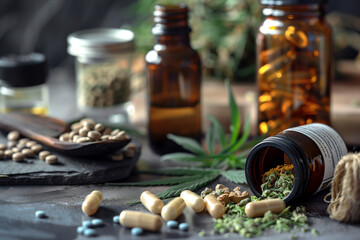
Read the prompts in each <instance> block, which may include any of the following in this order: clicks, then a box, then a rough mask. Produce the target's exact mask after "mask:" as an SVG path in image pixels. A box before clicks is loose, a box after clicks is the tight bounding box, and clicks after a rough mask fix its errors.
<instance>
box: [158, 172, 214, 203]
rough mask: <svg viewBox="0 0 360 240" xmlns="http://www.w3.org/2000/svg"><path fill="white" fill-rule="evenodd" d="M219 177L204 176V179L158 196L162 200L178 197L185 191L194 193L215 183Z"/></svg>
mask: <svg viewBox="0 0 360 240" xmlns="http://www.w3.org/2000/svg"><path fill="white" fill-rule="evenodd" d="M218 176H219V173H212V174H208V175H205V176H204V175H203V176H202V178H199V179H197V180H194V181H191V182H186V183H183V184H179V185H176V186H173V187H170V188H168V189H167V190H165V191H162V192H160V193H159V194H157V195H158V197H159V198H161V199H166V198H172V197H177V196H179V195H180V193H181V192H182V191H184V190H190V191H193V192H194V191H196V190H198V189H199V188H202V187H205V186H207V185H208V184H209V183H211V182H212V181H214V180H215V179H216V178H217V177H218Z"/></svg>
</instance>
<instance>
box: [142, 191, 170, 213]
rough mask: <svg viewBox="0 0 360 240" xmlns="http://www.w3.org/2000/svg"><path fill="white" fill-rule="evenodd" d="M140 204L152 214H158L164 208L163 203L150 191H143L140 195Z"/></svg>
mask: <svg viewBox="0 0 360 240" xmlns="http://www.w3.org/2000/svg"><path fill="white" fill-rule="evenodd" d="M140 201H141V203H142V204H143V205H144V206H145V207H146V209H147V210H149V211H150V212H152V213H155V214H160V213H161V209H162V208H163V207H164V203H163V201H161V199H160V198H158V196H156V195H155V194H153V193H152V192H150V191H145V192H143V193H142V194H141V195H140Z"/></svg>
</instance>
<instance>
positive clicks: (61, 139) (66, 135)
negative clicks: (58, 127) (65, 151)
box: [59, 133, 70, 142]
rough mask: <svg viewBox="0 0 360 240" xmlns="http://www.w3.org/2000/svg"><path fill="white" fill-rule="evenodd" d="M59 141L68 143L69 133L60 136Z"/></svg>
mask: <svg viewBox="0 0 360 240" xmlns="http://www.w3.org/2000/svg"><path fill="white" fill-rule="evenodd" d="M59 140H60V141H62V142H68V141H69V140H70V133H63V134H61V135H60V137H59Z"/></svg>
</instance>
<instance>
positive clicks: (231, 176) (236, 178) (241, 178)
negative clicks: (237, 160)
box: [221, 170, 246, 184]
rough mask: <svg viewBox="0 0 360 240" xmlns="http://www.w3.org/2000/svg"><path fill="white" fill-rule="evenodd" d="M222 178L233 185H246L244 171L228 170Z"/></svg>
mask: <svg viewBox="0 0 360 240" xmlns="http://www.w3.org/2000/svg"><path fill="white" fill-rule="evenodd" d="M221 176H223V177H225V178H226V179H227V180H229V181H230V182H233V183H238V184H244V183H246V177H245V171H244V170H228V171H223V172H221Z"/></svg>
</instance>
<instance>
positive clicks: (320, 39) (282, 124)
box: [257, 0, 333, 135]
mask: <svg viewBox="0 0 360 240" xmlns="http://www.w3.org/2000/svg"><path fill="white" fill-rule="evenodd" d="M323 2H324V1H323V0H261V3H262V4H263V5H264V7H263V10H262V12H263V15H264V16H265V19H264V21H263V22H262V24H261V26H260V27H259V32H258V36H257V69H258V70H257V82H258V90H259V98H258V124H259V133H260V134H265V133H269V134H270V135H275V134H277V133H279V132H280V131H282V130H284V129H286V128H289V127H295V126H299V125H304V124H309V123H313V122H320V123H324V124H328V125H329V124H330V86H331V82H332V80H333V53H332V39H331V28H330V26H329V25H328V24H327V22H326V21H325V18H324V15H325V13H324V6H323V4H322V3H323Z"/></svg>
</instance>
